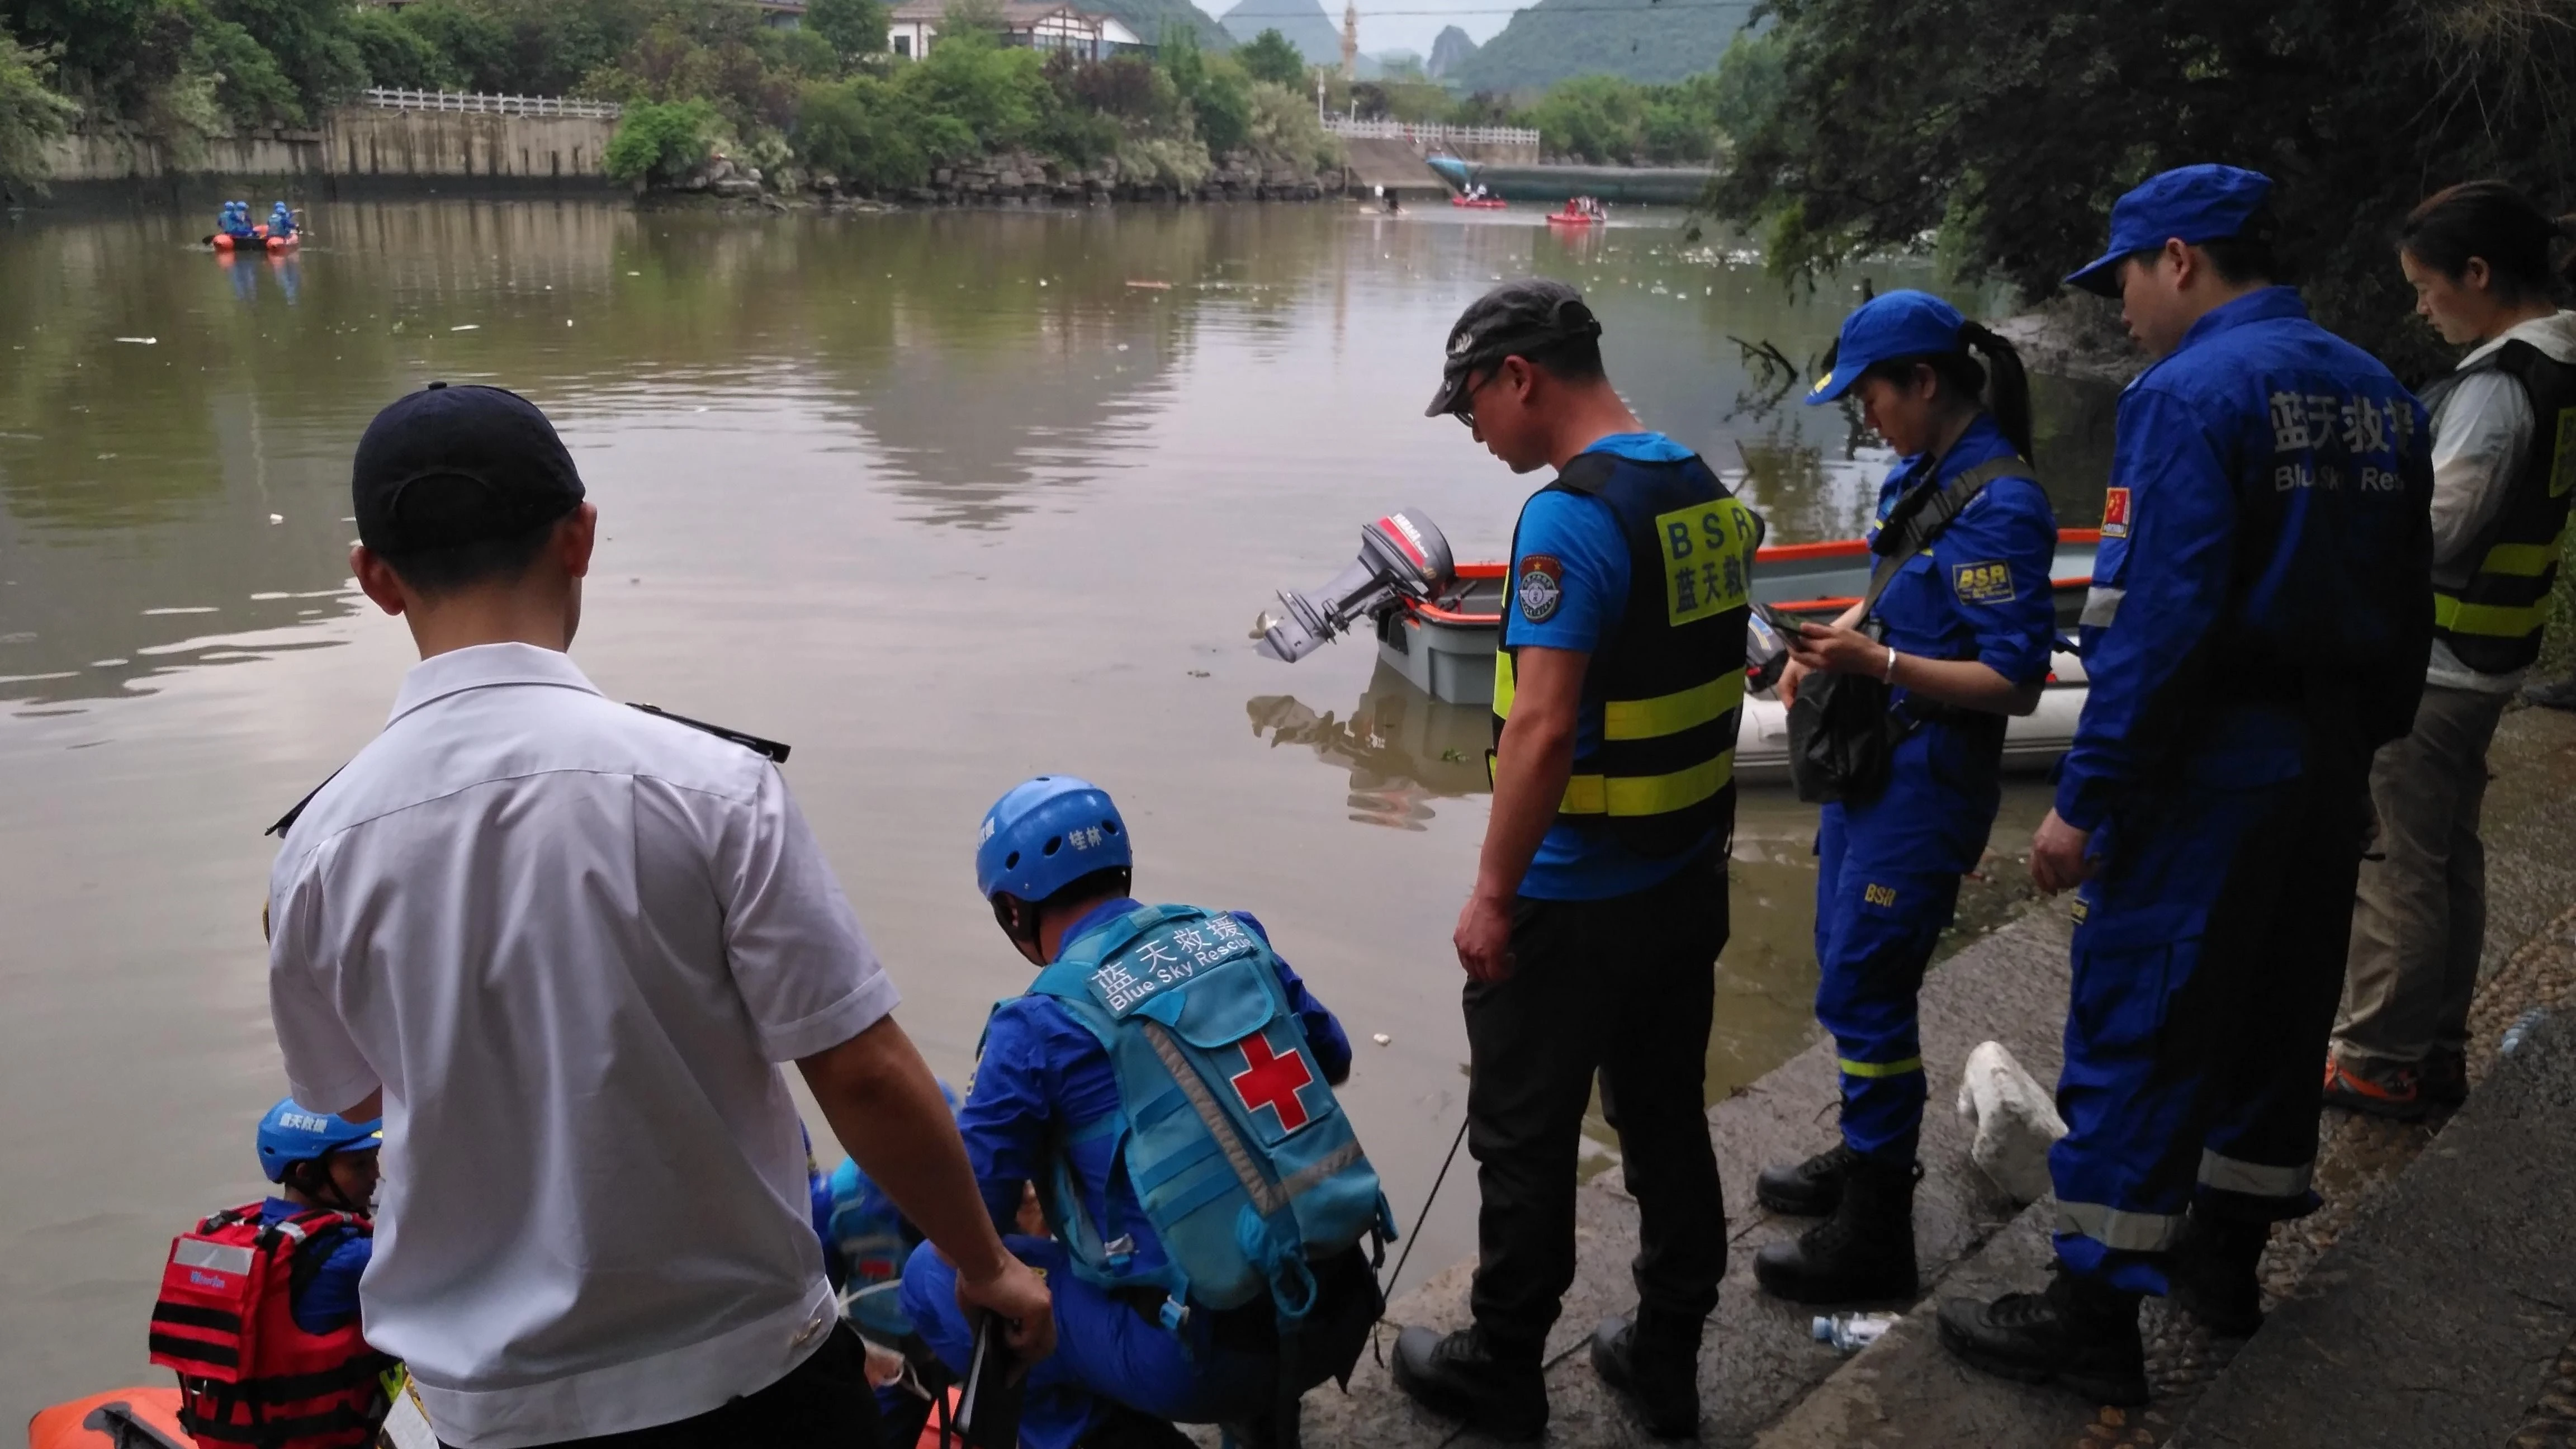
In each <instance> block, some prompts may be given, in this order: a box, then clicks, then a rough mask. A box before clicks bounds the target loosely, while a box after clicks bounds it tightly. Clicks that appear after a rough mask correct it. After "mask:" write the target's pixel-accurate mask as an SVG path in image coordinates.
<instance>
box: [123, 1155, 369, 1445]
mask: <svg viewBox="0 0 2576 1449" xmlns="http://www.w3.org/2000/svg"><path fill="white" fill-rule="evenodd" d="M259 1208H260V1205H259V1204H258V1203H252V1204H251V1205H250V1206H248V1207H243V1208H234V1209H233V1210H231V1211H229V1212H221V1213H217V1214H215V1215H214V1216H213V1217H210V1218H208V1219H206V1220H205V1221H204V1222H202V1223H199V1224H198V1225H197V1229H196V1231H195V1232H191V1233H182V1234H180V1235H179V1236H178V1237H177V1238H176V1239H174V1240H173V1241H172V1242H171V1244H170V1263H169V1266H168V1268H167V1269H165V1270H164V1271H163V1273H162V1275H161V1301H160V1302H158V1303H156V1304H154V1305H153V1307H152V1361H153V1362H154V1363H156V1364H160V1365H162V1366H163V1367H166V1368H171V1369H176V1370H177V1371H178V1374H179V1390H180V1411H179V1412H180V1420H181V1422H182V1423H184V1424H186V1425H187V1428H188V1432H189V1433H190V1434H192V1435H194V1436H195V1437H196V1439H197V1442H198V1443H199V1444H200V1445H202V1446H204V1449H226V1446H230V1445H236V1444H238V1445H246V1446H251V1449H365V1446H367V1445H370V1444H373V1443H374V1442H375V1435H376V1429H377V1426H378V1425H380V1424H382V1423H383V1422H384V1417H385V1411H386V1409H387V1408H388V1407H389V1406H390V1405H389V1401H388V1399H387V1397H386V1391H385V1386H384V1384H383V1382H382V1380H381V1378H380V1377H379V1376H380V1375H381V1374H382V1373H383V1371H384V1370H386V1369H387V1368H390V1367H391V1366H392V1364H393V1360H392V1359H391V1358H388V1357H387V1356H385V1355H384V1354H381V1353H378V1352H376V1351H375V1350H374V1349H372V1348H369V1347H368V1346H367V1341H366V1339H365V1338H364V1337H362V1336H361V1335H360V1333H359V1329H358V1323H357V1321H356V1320H355V1319H352V1320H351V1321H350V1322H348V1323H346V1324H344V1325H342V1326H341V1327H339V1328H335V1329H333V1330H331V1331H330V1332H329V1333H307V1332H305V1331H304V1330H303V1329H302V1328H300V1327H298V1326H297V1325H296V1322H295V1313H294V1308H293V1295H294V1290H295V1287H296V1285H297V1284H298V1283H299V1282H301V1281H304V1280H305V1279H306V1278H308V1277H309V1276H310V1274H311V1273H312V1272H314V1271H316V1270H318V1269H319V1268H320V1267H321V1266H322V1255H321V1254H319V1253H316V1254H314V1255H311V1256H310V1257H309V1259H308V1260H307V1261H305V1262H303V1263H299V1261H298V1260H299V1257H302V1256H304V1249H305V1247H306V1245H307V1244H310V1243H313V1242H315V1241H316V1240H317V1239H319V1240H321V1241H322V1243H323V1245H324V1246H329V1245H330V1244H333V1243H336V1242H337V1241H338V1240H339V1238H340V1237H341V1236H342V1233H341V1231H340V1230H347V1231H355V1232H359V1233H369V1232H372V1228H371V1227H370V1225H369V1224H368V1222H367V1220H366V1219H365V1218H362V1217H358V1216H355V1215H353V1214H350V1213H335V1212H325V1211H321V1210H315V1211H311V1212H302V1213H297V1214H296V1215H295V1216H293V1217H291V1218H287V1219H285V1220H283V1221H281V1222H275V1223H263V1222H261V1221H260V1213H259ZM299 1267H301V1268H302V1269H303V1271H302V1272H301V1273H299V1272H298V1269H299Z"/></svg>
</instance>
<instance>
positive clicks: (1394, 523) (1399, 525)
mask: <svg viewBox="0 0 2576 1449" xmlns="http://www.w3.org/2000/svg"><path fill="white" fill-rule="evenodd" d="M1456 577H1457V564H1456V562H1455V561H1454V560H1453V559H1452V558H1451V557H1450V554H1449V540H1447V539H1445V538H1443V537H1441V536H1440V530H1439V529H1437V528H1435V527H1433V526H1432V524H1431V520H1430V519H1429V518H1426V517H1424V516H1423V514H1422V513H1421V511H1420V510H1418V509H1412V508H1400V509H1397V510H1396V511H1395V512H1393V513H1390V514H1388V515H1387V516H1385V517H1384V518H1381V519H1379V520H1377V521H1376V522H1375V523H1372V524H1370V525H1368V526H1367V527H1366V528H1363V529H1361V530H1360V556H1359V557H1358V558H1356V559H1354V560H1352V561H1351V566H1350V567H1349V568H1346V569H1344V570H1342V571H1341V572H1340V573H1338V574H1335V575H1334V576H1333V581H1332V582H1331V583H1329V584H1326V585H1324V586H1323V587H1322V588H1320V589H1317V590H1315V591H1313V592H1312V593H1283V594H1281V595H1280V596H1279V602H1280V604H1281V605H1282V606H1283V607H1285V608H1286V609H1287V611H1288V612H1287V614H1286V616H1285V617H1280V616H1277V615H1273V614H1270V613H1267V612H1265V613H1263V614H1262V616H1261V617H1260V618H1259V619H1257V620H1255V621H1253V625H1252V637H1254V638H1255V639H1258V640H1260V641H1261V652H1262V653H1264V654H1267V655H1269V656H1270V657H1271V658H1273V659H1279V660H1285V661H1287V662H1289V663H1291V664H1293V663H1295V662H1296V661H1298V660H1300V659H1303V658H1305V657H1306V656H1307V655H1309V654H1312V653H1314V652H1315V651H1316V650H1317V649H1320V648H1322V647H1323V645H1324V641H1325V640H1327V639H1330V638H1332V637H1333V636H1334V635H1335V634H1338V633H1340V632H1342V631H1343V630H1345V629H1348V628H1350V627H1351V625H1352V624H1353V623H1354V622H1355V621H1357V620H1359V619H1363V618H1366V617H1367V616H1368V615H1370V614H1372V613H1375V612H1376V611H1377V610H1379V609H1382V608H1384V607H1386V606H1387V605H1389V604H1392V603H1394V602H1395V601H1396V600H1398V599H1429V598H1431V597H1432V596H1434V595H1436V594H1438V593H1439V592H1440V591H1441V590H1442V589H1444V588H1447V587H1448V586H1449V584H1450V582H1451V581H1452V580H1454V579H1455V578H1456Z"/></svg>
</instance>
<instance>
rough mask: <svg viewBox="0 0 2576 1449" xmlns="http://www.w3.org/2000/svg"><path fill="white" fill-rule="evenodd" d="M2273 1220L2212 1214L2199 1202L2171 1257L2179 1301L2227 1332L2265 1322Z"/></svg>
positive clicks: (2168, 1270) (2237, 1333)
mask: <svg viewBox="0 0 2576 1449" xmlns="http://www.w3.org/2000/svg"><path fill="white" fill-rule="evenodd" d="M2271 1236H2272V1225H2271V1224H2270V1223H2248V1222H2239V1221H2236V1220H2234V1219H2230V1218H2219V1217H2212V1216H2210V1215H2209V1214H2207V1213H2205V1212H2202V1211H2200V1210H2199V1209H2197V1208H2195V1209H2193V1211H2192V1214H2191V1216H2190V1217H2189V1218H2187V1219H2185V1220H2184V1221H2183V1228H2182V1241H2180V1242H2178V1243H2176V1244H2174V1250H2173V1255H2172V1256H2171V1257H2170V1258H2169V1259H2167V1260H2166V1263H2165V1279H2166V1281H2167V1283H2168V1284H2170V1285H2171V1288H2172V1293H2173V1301H2174V1303H2175V1304H2176V1305H2177V1306H2179V1307H2181V1308H2182V1309H2183V1310H2184V1311H2185V1312H2188V1313H2189V1314H2190V1315H2191V1316H2192V1317H2194V1318H2197V1319H2199V1320H2200V1321H2201V1323H2202V1324H2203V1325H2204V1326H2206V1327H2207V1328H2208V1329H2209V1331H2210V1332H2212V1333H2214V1334H2217V1335H2218V1336H2220V1337H2221V1338H2243V1337H2245V1336H2247V1335H2248V1334H2251V1333H2252V1332H2253V1331H2254V1330H2256V1329H2258V1328H2261V1327H2262V1326H2263V1283H2262V1280H2261V1278H2260V1277H2259V1276H2257V1273H2256V1270H2257V1269H2259V1268H2260V1267H2261V1266H2262V1264H2263V1245H2264V1244H2265V1243H2266V1242H2268V1241H2270V1239H2271Z"/></svg>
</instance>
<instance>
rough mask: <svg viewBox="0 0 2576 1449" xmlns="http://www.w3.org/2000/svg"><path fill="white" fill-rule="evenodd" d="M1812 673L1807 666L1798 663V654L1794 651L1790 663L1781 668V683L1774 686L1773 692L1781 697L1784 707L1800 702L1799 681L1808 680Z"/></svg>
mask: <svg viewBox="0 0 2576 1449" xmlns="http://www.w3.org/2000/svg"><path fill="white" fill-rule="evenodd" d="M1812 672H1813V671H1812V670H1810V669H1809V668H1808V667H1807V666H1806V665H1804V664H1801V663H1799V662H1798V658H1797V654H1796V652H1795V651H1792V652H1791V654H1790V656H1789V662H1788V663H1786V664H1784V665H1781V666H1780V682H1779V683H1778V684H1776V685H1773V686H1772V689H1773V692H1775V693H1777V694H1778V695H1779V696H1780V702H1781V703H1782V704H1784V705H1788V704H1796V703H1797V702H1798V681H1799V680H1801V679H1804V678H1806V677H1807V676H1808V675H1809V674H1810V673H1812Z"/></svg>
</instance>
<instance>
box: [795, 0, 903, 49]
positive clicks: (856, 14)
mask: <svg viewBox="0 0 2576 1449" xmlns="http://www.w3.org/2000/svg"><path fill="white" fill-rule="evenodd" d="M886 13H887V12H886V7H885V6H883V5H881V4H879V3H878V0H812V3H811V4H809V5H808V6H807V7H806V9H805V24H806V27H807V28H808V29H810V30H812V31H813V32H814V33H815V34H817V35H819V36H821V37H823V38H824V39H825V40H827V41H830V42H831V44H832V49H833V50H834V51H835V52H837V53H838V54H839V55H840V57H841V60H842V62H843V63H844V64H846V63H848V62H850V61H853V60H856V59H858V58H859V57H860V56H863V55H874V54H876V53H877V52H879V51H881V50H884V49H885V48H886Z"/></svg>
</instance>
